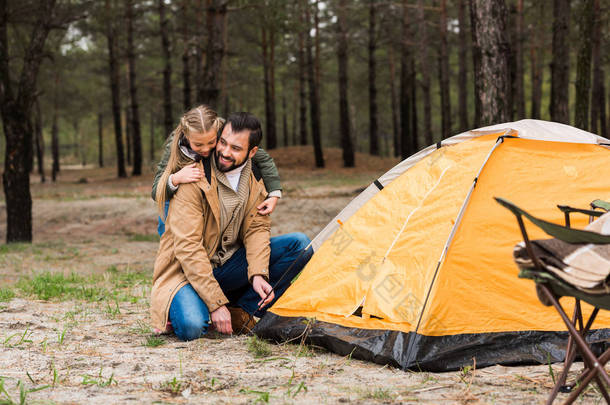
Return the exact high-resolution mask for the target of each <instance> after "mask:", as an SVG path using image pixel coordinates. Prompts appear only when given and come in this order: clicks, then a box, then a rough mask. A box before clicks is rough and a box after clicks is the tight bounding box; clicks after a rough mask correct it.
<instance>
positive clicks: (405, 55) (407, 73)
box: [400, 0, 414, 159]
mask: <svg viewBox="0 0 610 405" xmlns="http://www.w3.org/2000/svg"><path fill="white" fill-rule="evenodd" d="M402 7H403V13H402V14H403V15H402V42H401V52H400V155H401V157H402V159H406V158H408V157H409V156H411V155H412V154H413V150H412V145H413V140H412V139H411V138H412V136H413V134H412V124H413V123H412V120H413V116H412V112H413V110H412V107H411V101H412V99H411V96H412V89H411V87H412V86H413V85H414V83H412V81H411V78H412V75H411V60H412V58H411V54H410V52H409V45H408V44H409V39H410V37H411V35H410V33H409V18H408V17H409V13H408V0H403V2H402Z"/></svg>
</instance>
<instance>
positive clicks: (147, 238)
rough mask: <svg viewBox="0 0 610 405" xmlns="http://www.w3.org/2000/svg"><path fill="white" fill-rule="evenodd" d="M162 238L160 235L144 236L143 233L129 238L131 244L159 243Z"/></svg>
mask: <svg viewBox="0 0 610 405" xmlns="http://www.w3.org/2000/svg"><path fill="white" fill-rule="evenodd" d="M160 239H161V238H160V237H159V234H156V233H155V234H143V233H134V234H133V235H130V236H129V239H128V240H129V241H130V242H159V240H160Z"/></svg>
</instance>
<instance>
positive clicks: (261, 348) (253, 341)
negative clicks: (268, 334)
mask: <svg viewBox="0 0 610 405" xmlns="http://www.w3.org/2000/svg"><path fill="white" fill-rule="evenodd" d="M248 351H249V352H250V353H251V354H252V355H253V356H254V357H256V358H261V357H269V356H271V354H272V353H273V352H272V351H271V346H270V345H269V343H267V342H265V341H264V340H261V339H259V338H258V337H257V336H251V337H250V338H249V339H248Z"/></svg>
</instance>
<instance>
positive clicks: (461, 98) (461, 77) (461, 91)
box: [458, 0, 470, 132]
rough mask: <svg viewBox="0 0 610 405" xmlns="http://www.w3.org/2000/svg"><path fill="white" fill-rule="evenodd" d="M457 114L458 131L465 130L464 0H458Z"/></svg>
mask: <svg viewBox="0 0 610 405" xmlns="http://www.w3.org/2000/svg"><path fill="white" fill-rule="evenodd" d="M458 23H459V34H458V41H459V47H458V61H459V62H458V63H459V72H458V106H459V107H458V110H459V111H458V114H459V117H460V132H463V131H467V130H468V129H469V128H470V127H469V126H468V66H467V63H468V61H467V58H468V55H467V54H468V36H467V33H466V30H467V24H468V20H467V17H466V0H459V2H458Z"/></svg>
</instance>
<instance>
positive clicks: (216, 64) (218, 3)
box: [198, 0, 228, 110]
mask: <svg viewBox="0 0 610 405" xmlns="http://www.w3.org/2000/svg"><path fill="white" fill-rule="evenodd" d="M206 1H207V13H206V16H207V32H208V44H207V53H206V58H205V66H204V70H203V83H202V87H201V91H200V92H199V95H198V98H199V101H200V102H201V103H204V104H207V105H209V106H210V107H211V108H213V109H215V110H218V107H220V106H219V96H220V79H221V66H222V59H223V58H224V54H225V49H224V42H223V40H222V33H223V31H224V25H225V23H226V17H227V3H228V0H206Z"/></svg>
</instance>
